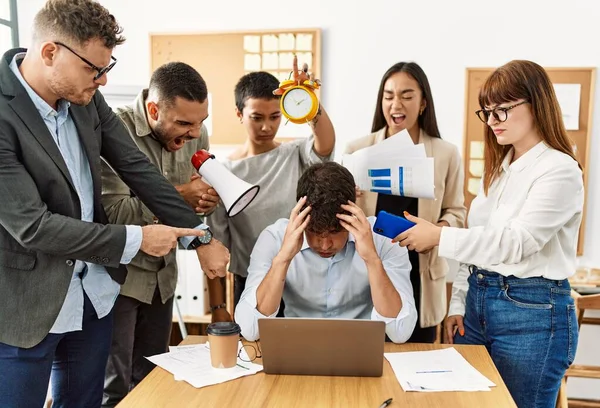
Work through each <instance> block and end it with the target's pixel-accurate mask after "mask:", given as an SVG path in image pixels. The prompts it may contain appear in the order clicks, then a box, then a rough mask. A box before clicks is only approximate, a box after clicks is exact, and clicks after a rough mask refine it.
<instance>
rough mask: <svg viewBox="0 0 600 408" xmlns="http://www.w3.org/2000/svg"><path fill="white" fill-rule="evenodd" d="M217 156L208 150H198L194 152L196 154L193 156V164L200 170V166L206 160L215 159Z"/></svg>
mask: <svg viewBox="0 0 600 408" xmlns="http://www.w3.org/2000/svg"><path fill="white" fill-rule="evenodd" d="M214 158H215V156H214V155H212V154H210V153H209V152H207V151H206V150H204V149H202V150H198V151H197V152H196V153H194V155H193V156H192V160H191V161H192V165H193V166H194V168H195V169H196V170H198V169H199V168H200V166H202V165H203V164H204V162H205V161H207V160H208V159H214Z"/></svg>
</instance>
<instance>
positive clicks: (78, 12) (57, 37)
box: [33, 0, 125, 49]
mask: <svg viewBox="0 0 600 408" xmlns="http://www.w3.org/2000/svg"><path fill="white" fill-rule="evenodd" d="M122 32H123V28H122V27H121V26H120V25H119V24H118V23H117V20H116V19H115V16H113V15H112V14H110V12H109V11H108V10H107V9H106V8H105V7H104V6H102V5H100V3H98V2H96V1H92V0H48V1H47V2H46V4H45V5H44V7H42V9H41V10H40V11H38V13H37V14H36V16H35V18H34V20H33V33H34V34H33V35H34V40H38V41H61V40H62V41H65V42H73V43H75V44H77V45H81V46H82V45H84V44H85V43H87V42H88V41H90V40H93V39H96V38H98V39H100V40H102V41H103V42H104V45H105V46H106V47H107V48H110V49H113V48H115V47H116V46H117V45H120V44H122V43H124V42H125V37H123V36H122V35H121V33H122Z"/></svg>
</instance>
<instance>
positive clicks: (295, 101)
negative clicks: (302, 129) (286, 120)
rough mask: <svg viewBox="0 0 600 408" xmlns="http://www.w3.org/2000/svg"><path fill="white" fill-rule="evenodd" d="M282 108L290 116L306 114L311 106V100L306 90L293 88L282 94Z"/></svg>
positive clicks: (299, 116) (295, 116) (297, 116)
mask: <svg viewBox="0 0 600 408" xmlns="http://www.w3.org/2000/svg"><path fill="white" fill-rule="evenodd" d="M283 98H284V100H283V109H285V112H286V113H287V114H288V115H289V116H291V117H292V118H303V117H305V116H308V114H309V113H310V111H311V110H312V108H313V102H312V99H311V97H310V94H309V93H308V91H306V90H305V89H302V88H295V89H292V90H290V91H289V92H287V93H286V94H285V95H284V97H283Z"/></svg>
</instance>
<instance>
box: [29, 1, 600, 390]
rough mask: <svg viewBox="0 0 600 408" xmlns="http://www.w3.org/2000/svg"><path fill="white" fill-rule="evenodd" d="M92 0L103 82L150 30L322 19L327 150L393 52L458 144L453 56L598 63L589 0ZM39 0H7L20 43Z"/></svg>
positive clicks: (459, 68) (140, 75)
mask: <svg viewBox="0 0 600 408" xmlns="http://www.w3.org/2000/svg"><path fill="white" fill-rule="evenodd" d="M100 2H101V3H102V4H103V5H105V6H106V7H107V8H108V9H109V10H110V11H111V12H112V13H113V14H114V15H115V16H116V18H117V19H118V20H119V22H120V23H121V24H122V25H123V26H124V28H125V32H124V34H125V36H126V37H127V38H128V41H127V42H126V43H125V44H124V45H123V46H121V47H119V48H118V49H117V50H116V52H115V56H116V57H117V58H118V59H119V63H118V64H117V66H116V67H115V69H113V71H111V73H110V75H109V81H110V82H111V83H112V84H115V85H136V86H143V85H144V84H146V83H147V81H148V80H149V76H150V68H149V59H150V56H149V41H148V39H149V33H150V32H153V33H158V32H201V31H221V30H246V29H266V28H305V27H320V28H322V29H323V38H322V40H323V75H322V78H321V79H322V80H323V84H324V87H323V90H322V93H321V95H322V100H323V102H324V106H326V108H327V110H328V112H329V114H330V116H331V118H332V120H333V122H334V124H335V127H336V131H337V135H338V146H337V148H338V151H339V150H340V149H341V148H342V147H343V145H344V144H345V143H346V142H347V141H348V140H350V139H353V138H356V137H359V136H362V135H365V134H367V133H369V131H370V123H371V119H372V115H373V111H374V104H375V98H376V92H377V89H378V85H379V81H380V78H381V76H382V75H383V73H384V72H385V70H386V69H387V68H388V67H389V66H390V65H392V64H393V63H395V62H398V61H403V60H404V61H406V60H413V61H416V62H418V63H419V64H420V65H421V66H422V67H423V69H424V70H425V72H426V73H427V75H428V77H429V80H430V82H431V87H432V91H433V96H434V99H435V104H436V110H437V114H438V121H439V125H440V129H441V132H442V137H444V138H445V139H447V140H449V141H451V142H453V143H455V144H456V145H458V146H459V147H461V151H462V140H463V131H464V130H463V123H464V93H465V84H464V79H465V68H467V67H495V66H499V65H501V64H503V63H505V62H507V61H509V60H511V59H530V60H533V61H535V62H537V63H539V64H541V65H543V66H548V67H550V66H557V67H558V66H585V67H590V66H591V67H598V66H600V53H599V52H598V48H597V42H598V38H599V37H600V32H599V30H598V24H599V22H600V2H599V1H597V0H571V1H569V2H567V1H566V0H563V1H557V0H529V1H525V0H501V1H495V2H484V1H480V0H458V1H446V0H437V1H436V0H414V1H406V0H371V1H358V0H347V1H344V2H342V1H340V0H335V2H334V1H333V0H321V1H320V2H289V1H285V2H284V1H281V0H280V1H275V0H254V1H249V0H229V1H223V0H221V1H208V0H203V1H198V0H169V1H164V0H100ZM43 3H44V0H21V1H19V24H20V38H21V42H22V44H23V45H25V46H26V45H27V44H29V38H30V27H31V21H32V18H33V16H34V14H35V13H36V12H37V10H38V9H39V8H40V7H41V5H42V4H43ZM366 7H370V8H368V9H367V8H366ZM191 52H193V51H191ZM233 86H234V84H232V88H233ZM599 96H600V86H597V87H596V94H595V97H594V100H595V102H596V103H595V105H596V107H595V109H594V118H595V119H596V120H595V122H596V123H595V126H593V135H592V144H591V151H592V152H595V151H598V148H599V147H600V135H599V134H598V133H599V132H600V130H599V129H600V122H599V121H600V98H599ZM469 114H473V113H472V112H469ZM590 159H591V160H590V162H589V169H588V171H589V175H590V183H589V190H588V191H587V208H588V212H587V219H586V236H585V255H584V256H583V257H582V258H581V259H580V264H581V265H589V266H596V267H600V251H598V250H596V248H598V247H599V246H600V212H594V211H593V209H594V208H597V207H598V206H599V205H600V187H598V186H600V165H599V164H598V162H597V161H596V160H595V157H594V155H592V156H591V158H590ZM596 338H597V337H596ZM596 354H597V353H596ZM588 357H589V356H588ZM591 357H592V358H593V356H591ZM597 357H598V356H597ZM578 359H579V357H578ZM599 359H600V357H599ZM587 360H588V362H589V358H588V359H587ZM596 363H600V361H596ZM573 385H575V382H573ZM582 392H583V391H582Z"/></svg>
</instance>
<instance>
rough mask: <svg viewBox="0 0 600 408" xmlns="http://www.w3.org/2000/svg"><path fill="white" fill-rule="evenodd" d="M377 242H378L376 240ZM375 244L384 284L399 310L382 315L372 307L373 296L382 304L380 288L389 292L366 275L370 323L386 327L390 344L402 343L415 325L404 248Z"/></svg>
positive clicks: (385, 242) (408, 269)
mask: <svg viewBox="0 0 600 408" xmlns="http://www.w3.org/2000/svg"><path fill="white" fill-rule="evenodd" d="M378 240H379V239H378ZM381 241H382V242H380V243H378V244H379V245H378V246H380V249H379V253H380V257H381V262H382V265H383V270H384V273H385V276H386V277H387V282H389V283H391V285H392V286H393V289H394V291H395V292H396V295H397V296H398V297H399V298H400V302H401V309H400V310H399V312H398V313H397V314H396V315H390V314H389V313H386V312H385V311H384V310H383V309H382V308H378V307H377V306H376V303H375V296H378V297H379V298H380V299H379V302H380V304H381V303H383V302H385V298H383V293H384V289H383V288H384V285H385V288H386V289H385V290H389V284H388V283H387V282H386V283H385V284H382V283H381V281H378V280H376V279H374V277H375V275H371V272H369V283H370V284H371V295H372V296H373V304H374V306H375V307H373V312H372V313H371V318H372V319H373V320H381V321H383V322H384V323H385V324H386V327H385V332H386V334H387V335H388V337H389V338H390V340H392V341H393V342H394V343H404V342H406V341H407V340H408V339H409V338H410V336H411V335H412V333H413V330H414V329H415V324H416V323H417V309H416V307H415V299H414V295H413V288H412V284H411V283H410V271H411V265H410V260H409V258H408V252H407V251H406V248H402V247H400V246H399V245H397V244H392V243H391V242H388V240H386V239H382V240H381Z"/></svg>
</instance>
